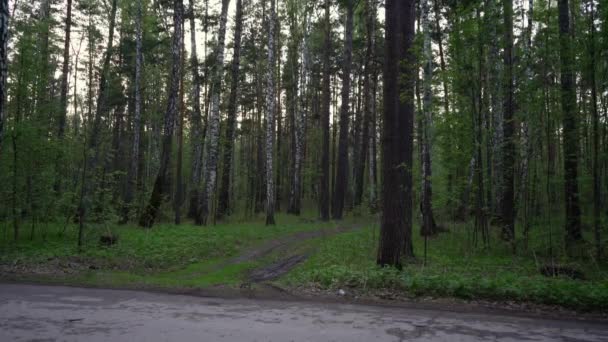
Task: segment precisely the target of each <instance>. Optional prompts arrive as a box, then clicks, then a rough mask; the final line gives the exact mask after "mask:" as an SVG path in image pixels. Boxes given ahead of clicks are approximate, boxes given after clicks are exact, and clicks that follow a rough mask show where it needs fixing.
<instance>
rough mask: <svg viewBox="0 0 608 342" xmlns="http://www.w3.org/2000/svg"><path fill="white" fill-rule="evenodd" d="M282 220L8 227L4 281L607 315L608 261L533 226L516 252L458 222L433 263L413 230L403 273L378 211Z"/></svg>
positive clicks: (0, 261) (431, 248)
mask: <svg viewBox="0 0 608 342" xmlns="http://www.w3.org/2000/svg"><path fill="white" fill-rule="evenodd" d="M277 221H278V222H280V224H278V225H276V226H274V227H266V226H264V224H263V221H262V220H255V222H251V221H249V222H234V223H222V224H218V225H217V226H214V227H196V226H192V225H182V226H173V225H159V226H157V227H155V228H153V229H151V230H142V229H140V228H137V227H128V226H124V227H108V226H96V227H90V228H88V229H87V235H86V239H85V245H84V247H83V248H82V250H81V251H79V250H78V249H77V247H76V239H75V236H76V234H75V233H76V228H75V227H72V226H68V227H66V228H64V227H63V226H62V225H48V226H44V227H38V228H37V231H35V234H34V236H33V239H30V237H31V235H30V234H29V233H30V232H28V234H27V236H24V235H25V234H22V237H21V238H20V239H19V241H18V242H17V243H15V242H14V241H13V238H12V236H11V234H9V231H8V228H5V230H4V232H3V234H2V236H1V237H0V281H2V280H3V281H16V282H36V283H51V284H67V285H81V286H94V287H110V288H137V289H148V290H160V291H164V292H176V293H189V294H198V295H203V296H220V297H225V296H228V297H230V296H245V297H255V298H272V299H287V300H290V299H303V298H305V299H316V300H323V301H334V300H338V301H349V302H362V303H368V302H371V303H384V304H386V303H399V302H401V303H402V302H410V303H412V302H415V303H416V305H431V306H433V305H438V306H440V307H443V308H445V307H453V306H459V307H461V306H463V305H465V306H469V307H471V306H472V307H473V308H480V307H481V308H484V310H485V309H492V310H511V311H526V312H536V313H542V314H546V313H551V314H552V315H570V316H576V315H577V313H581V312H591V313H593V316H594V317H595V318H597V317H601V318H608V316H606V315H607V314H608V267H606V265H605V264H603V265H601V263H597V262H589V260H586V259H580V260H571V259H568V258H565V257H563V256H562V257H560V256H559V255H554V256H553V258H550V257H549V256H548V254H547V253H548V252H547V251H548V247H547V246H545V242H544V240H542V239H541V238H540V237H536V236H534V235H533V234H532V235H531V238H530V242H529V249H528V251H524V250H522V251H518V253H517V254H513V253H512V251H511V249H510V247H509V246H507V245H505V244H504V243H502V242H500V241H499V240H498V239H497V238H496V239H492V240H491V241H490V246H491V248H489V247H485V248H484V247H475V245H474V244H473V243H472V240H471V236H470V234H469V229H468V227H467V226H466V225H452V226H450V227H448V228H449V232H448V233H444V234H441V235H440V236H439V237H436V238H433V239H431V240H429V241H428V253H427V257H426V263H425V260H424V249H423V246H424V241H423V240H422V239H421V238H420V237H419V236H418V235H417V234H415V241H414V247H415V251H416V254H417V259H415V260H411V261H410V262H409V263H408V265H407V266H406V267H405V269H404V270H403V271H401V272H399V271H396V270H391V269H380V268H378V267H377V266H376V265H375V262H374V260H375V249H376V241H377V236H378V227H377V224H375V223H374V221H375V220H373V219H371V218H350V219H348V220H345V221H344V222H340V223H336V222H330V223H327V222H326V223H322V222H317V221H314V220H308V219H304V218H294V217H288V216H283V215H280V216H279V217H278V218H277ZM110 231H111V233H112V234H115V235H118V241H117V243H116V244H114V245H112V246H110V247H107V246H103V245H102V244H100V243H99V237H100V236H101V235H104V234H108V233H109V232H110ZM551 250H553V248H552V249H551ZM552 253H554V252H552ZM556 254H557V253H556ZM548 263H551V265H560V267H561V266H564V267H565V266H567V268H568V269H572V270H576V272H577V273H576V274H574V275H573V274H566V275H560V276H557V277H547V276H544V275H542V274H541V273H540V272H539V269H542V268H543V267H544V266H546V265H547V264H548ZM572 277H574V278H581V279H573V278H572ZM475 310H478V309H475Z"/></svg>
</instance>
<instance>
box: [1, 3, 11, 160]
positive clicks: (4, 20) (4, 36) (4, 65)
mask: <svg viewBox="0 0 608 342" xmlns="http://www.w3.org/2000/svg"><path fill="white" fill-rule="evenodd" d="M8 19H9V9H8V0H0V151H2V138H3V133H4V117H5V116H6V94H7V91H6V85H7V84H6V81H7V78H8V25H9V23H8Z"/></svg>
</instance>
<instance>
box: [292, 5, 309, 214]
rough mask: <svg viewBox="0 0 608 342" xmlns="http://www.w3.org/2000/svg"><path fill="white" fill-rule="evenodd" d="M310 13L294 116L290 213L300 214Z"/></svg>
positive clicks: (306, 26) (303, 42)
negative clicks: (298, 101)
mask: <svg viewBox="0 0 608 342" xmlns="http://www.w3.org/2000/svg"><path fill="white" fill-rule="evenodd" d="M308 68H309V56H308V14H305V15H304V23H303V33H302V65H301V67H300V96H299V99H300V105H299V106H298V108H297V109H296V111H295V113H294V114H295V118H294V143H295V155H294V156H293V158H294V163H293V169H294V170H293V175H292V179H291V190H290V194H289V213H290V214H294V215H300V205H301V203H300V198H301V196H302V164H303V160H304V145H305V142H304V137H305V136H304V129H305V122H306V117H307V113H306V112H307V110H308V104H307V102H308V101H307V92H308Z"/></svg>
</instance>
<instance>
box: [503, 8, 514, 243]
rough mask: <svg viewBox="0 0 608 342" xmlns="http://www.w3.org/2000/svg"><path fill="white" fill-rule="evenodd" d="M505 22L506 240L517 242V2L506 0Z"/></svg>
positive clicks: (504, 227)
mask: <svg viewBox="0 0 608 342" xmlns="http://www.w3.org/2000/svg"><path fill="white" fill-rule="evenodd" d="M503 20H504V30H505V31H504V44H505V48H504V52H503V62H504V97H503V115H504V120H503V132H504V134H503V135H504V136H503V139H504V141H503V165H502V167H503V172H504V173H503V175H504V178H503V184H502V189H503V195H502V196H501V197H502V221H503V227H502V238H503V239H505V240H507V241H511V242H514V240H515V136H514V134H515V121H514V120H515V118H514V116H513V113H514V109H515V108H514V99H513V96H514V88H515V86H514V82H513V0H503Z"/></svg>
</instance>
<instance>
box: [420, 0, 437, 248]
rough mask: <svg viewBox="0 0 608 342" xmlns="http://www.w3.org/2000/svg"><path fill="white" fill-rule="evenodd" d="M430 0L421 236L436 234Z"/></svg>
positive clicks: (425, 25)
mask: <svg viewBox="0 0 608 342" xmlns="http://www.w3.org/2000/svg"><path fill="white" fill-rule="evenodd" d="M429 1H430V0H422V29H423V31H424V46H423V52H424V59H425V62H424V81H423V82H424V95H423V102H424V108H423V115H422V120H421V123H422V127H421V131H422V141H421V142H420V143H421V144H422V191H421V197H422V200H421V204H420V210H421V212H422V227H421V231H420V233H421V234H422V236H430V235H435V234H437V233H438V232H437V226H436V224H435V217H434V215H433V202H432V196H433V188H432V183H431V177H432V168H431V139H432V138H431V129H432V105H433V89H432V83H433V51H432V49H431V21H430V18H429V16H430V8H431V5H430V3H429Z"/></svg>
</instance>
